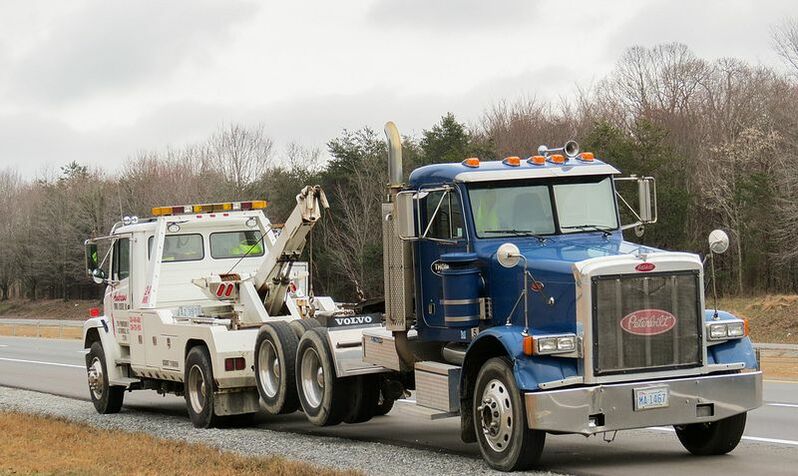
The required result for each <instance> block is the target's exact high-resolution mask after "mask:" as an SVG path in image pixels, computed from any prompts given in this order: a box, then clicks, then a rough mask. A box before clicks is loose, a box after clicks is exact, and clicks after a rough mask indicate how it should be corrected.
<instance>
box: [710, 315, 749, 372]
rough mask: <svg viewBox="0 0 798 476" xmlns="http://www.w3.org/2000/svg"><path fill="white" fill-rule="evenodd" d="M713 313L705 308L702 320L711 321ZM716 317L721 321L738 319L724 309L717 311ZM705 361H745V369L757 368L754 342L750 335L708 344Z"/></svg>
mask: <svg viewBox="0 0 798 476" xmlns="http://www.w3.org/2000/svg"><path fill="white" fill-rule="evenodd" d="M714 314H715V312H714V311H712V310H709V309H707V310H705V311H704V320H705V321H707V322H709V321H712V320H713V319H712V317H713V316H714ZM718 317H719V318H720V320H721V321H726V320H729V319H739V318H738V317H737V316H735V315H734V314H732V313H730V312H726V311H718ZM707 361H708V362H707V363H708V364H735V363H738V362H743V363H745V368H746V369H756V370H759V365H758V363H757V361H756V351H755V350H754V344H753V343H752V342H751V338H750V337H743V338H742V339H729V340H727V341H725V342H721V343H719V344H714V345H710V346H708V347H707Z"/></svg>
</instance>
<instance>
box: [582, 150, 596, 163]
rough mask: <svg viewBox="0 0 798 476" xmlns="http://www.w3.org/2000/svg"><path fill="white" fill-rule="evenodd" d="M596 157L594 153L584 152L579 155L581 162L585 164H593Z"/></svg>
mask: <svg viewBox="0 0 798 476" xmlns="http://www.w3.org/2000/svg"><path fill="white" fill-rule="evenodd" d="M595 158H596V157H595V156H594V155H593V152H582V153H581V154H579V160H582V161H584V162H593V159H595Z"/></svg>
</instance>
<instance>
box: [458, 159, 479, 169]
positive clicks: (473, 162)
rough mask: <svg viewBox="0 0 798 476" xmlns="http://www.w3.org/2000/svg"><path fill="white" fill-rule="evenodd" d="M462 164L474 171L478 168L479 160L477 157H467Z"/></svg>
mask: <svg viewBox="0 0 798 476" xmlns="http://www.w3.org/2000/svg"><path fill="white" fill-rule="evenodd" d="M462 164H463V165H465V166H466V167H471V168H472V169H475V168H477V167H479V159H478V158H477V157H469V158H467V159H465V160H464V161H463V162H462Z"/></svg>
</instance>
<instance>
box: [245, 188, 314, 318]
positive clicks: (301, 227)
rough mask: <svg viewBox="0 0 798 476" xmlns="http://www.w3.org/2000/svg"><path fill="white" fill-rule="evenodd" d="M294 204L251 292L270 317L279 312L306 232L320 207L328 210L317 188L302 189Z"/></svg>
mask: <svg viewBox="0 0 798 476" xmlns="http://www.w3.org/2000/svg"><path fill="white" fill-rule="evenodd" d="M296 201H297V206H296V207H294V210H293V211H292V212H291V215H290V216H289V217H288V219H287V220H286V221H285V225H283V229H282V231H281V232H280V236H279V237H278V238H277V241H276V242H275V243H274V245H273V246H272V248H271V250H269V253H268V254H267V255H266V258H265V259H264V260H263V263H262V264H261V266H260V268H259V269H258V272H257V273H256V274H255V279H254V284H255V289H257V291H258V294H259V295H261V296H263V305H264V307H265V308H266V312H267V313H268V314H269V315H271V316H274V315H278V314H279V313H280V308H281V307H282V306H283V302H284V301H285V293H286V287H287V286H288V284H289V282H290V278H289V276H290V273H291V265H292V263H293V262H294V261H296V260H298V259H299V257H300V256H301V255H302V250H303V249H304V248H305V243H306V242H307V237H308V234H309V233H310V230H311V229H312V228H313V226H314V225H315V224H316V222H317V221H318V220H319V218H321V214H322V208H324V209H328V208H330V205H329V203H328V202H327V197H326V196H325V195H324V191H323V190H322V189H321V186H319V185H315V186H311V185H308V186H306V187H305V188H303V189H302V191H301V192H300V193H299V194H298V195H297V196H296Z"/></svg>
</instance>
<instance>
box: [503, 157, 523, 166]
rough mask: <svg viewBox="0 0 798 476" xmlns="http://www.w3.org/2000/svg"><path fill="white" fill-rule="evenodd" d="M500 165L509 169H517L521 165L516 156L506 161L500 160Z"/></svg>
mask: <svg viewBox="0 0 798 476" xmlns="http://www.w3.org/2000/svg"><path fill="white" fill-rule="evenodd" d="M502 163H503V164H504V165H509V166H510V167H518V166H519V165H521V158H520V157H516V156H512V157H507V158H506V159H504V160H502Z"/></svg>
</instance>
